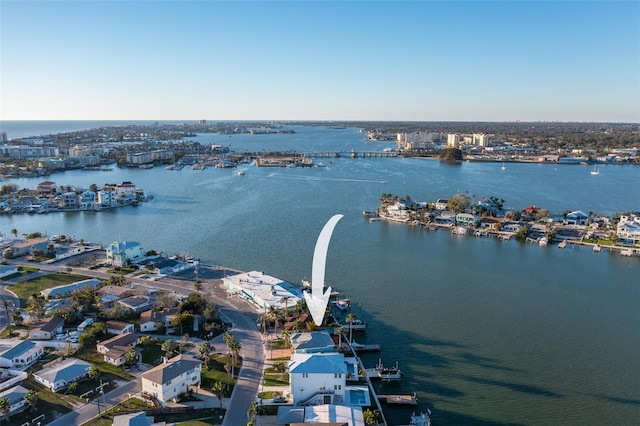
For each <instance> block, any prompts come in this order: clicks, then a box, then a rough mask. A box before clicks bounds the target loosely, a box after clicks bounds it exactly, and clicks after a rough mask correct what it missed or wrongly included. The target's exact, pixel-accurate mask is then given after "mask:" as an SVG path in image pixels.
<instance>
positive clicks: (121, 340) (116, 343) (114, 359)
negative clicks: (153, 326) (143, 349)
mask: <svg viewBox="0 0 640 426" xmlns="http://www.w3.org/2000/svg"><path fill="white" fill-rule="evenodd" d="M138 343H140V337H139V336H138V335H137V334H135V333H124V334H119V335H117V336H115V337H112V338H111V339H108V340H105V341H104V342H100V343H98V344H97V345H96V349H97V351H98V352H99V353H101V354H102V355H104V360H105V361H106V362H108V363H109V364H113V365H123V364H124V363H125V361H126V358H125V353H127V351H129V350H130V349H133V348H135V347H136V345H138Z"/></svg>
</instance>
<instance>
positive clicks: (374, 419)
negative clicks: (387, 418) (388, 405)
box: [362, 408, 380, 425]
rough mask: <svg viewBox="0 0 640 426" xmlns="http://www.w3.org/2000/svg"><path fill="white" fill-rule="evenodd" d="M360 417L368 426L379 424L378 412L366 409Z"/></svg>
mask: <svg viewBox="0 0 640 426" xmlns="http://www.w3.org/2000/svg"><path fill="white" fill-rule="evenodd" d="M362 417H363V418H364V422H365V423H366V424H368V425H375V424H378V423H380V412H379V411H377V410H375V411H374V410H371V409H369V408H367V409H366V410H364V412H363V413H362Z"/></svg>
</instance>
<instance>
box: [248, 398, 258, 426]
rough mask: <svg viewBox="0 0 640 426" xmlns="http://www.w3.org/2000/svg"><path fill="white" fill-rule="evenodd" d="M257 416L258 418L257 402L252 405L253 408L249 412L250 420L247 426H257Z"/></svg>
mask: <svg viewBox="0 0 640 426" xmlns="http://www.w3.org/2000/svg"><path fill="white" fill-rule="evenodd" d="M257 416H258V404H257V403H256V402H255V401H253V402H252V403H251V407H250V408H249V409H248V410H247V419H249V422H248V423H247V426H253V425H254V424H255V421H256V417H257Z"/></svg>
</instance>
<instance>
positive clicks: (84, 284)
mask: <svg viewBox="0 0 640 426" xmlns="http://www.w3.org/2000/svg"><path fill="white" fill-rule="evenodd" d="M101 285H102V281H101V280H99V279H97V278H90V279H88V280H81V281H76V282H74V283H71V284H67V285H60V286H58V287H53V288H47V289H44V290H42V291H40V294H41V295H43V296H44V297H46V298H47V299H59V298H61V297H66V296H69V295H70V294H71V293H73V292H74V291H76V290H82V289H85V288H92V289H95V288H98V287H99V286H101Z"/></svg>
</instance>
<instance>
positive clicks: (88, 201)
mask: <svg viewBox="0 0 640 426" xmlns="http://www.w3.org/2000/svg"><path fill="white" fill-rule="evenodd" d="M97 198H98V197H97V195H96V193H95V192H93V191H90V190H86V191H84V192H83V193H82V194H80V208H81V209H83V210H91V209H93V208H94V207H95V206H96V201H97Z"/></svg>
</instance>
